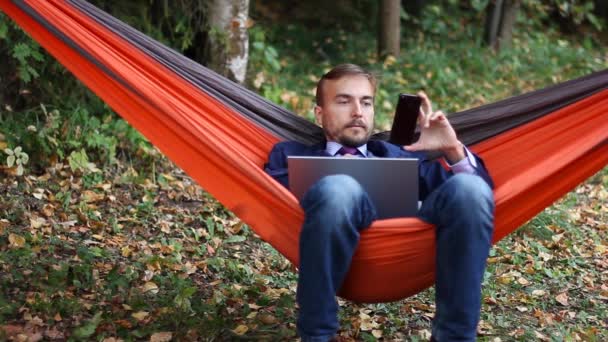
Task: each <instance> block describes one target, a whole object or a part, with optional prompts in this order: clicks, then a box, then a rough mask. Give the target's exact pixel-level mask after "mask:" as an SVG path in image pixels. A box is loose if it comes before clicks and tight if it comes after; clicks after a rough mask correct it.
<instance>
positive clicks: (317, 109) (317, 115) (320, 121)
mask: <svg viewBox="0 0 608 342" xmlns="http://www.w3.org/2000/svg"><path fill="white" fill-rule="evenodd" d="M315 121H316V122H317V125H319V126H323V108H321V106H319V105H315Z"/></svg>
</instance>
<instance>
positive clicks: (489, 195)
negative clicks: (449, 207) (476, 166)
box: [447, 173, 494, 211]
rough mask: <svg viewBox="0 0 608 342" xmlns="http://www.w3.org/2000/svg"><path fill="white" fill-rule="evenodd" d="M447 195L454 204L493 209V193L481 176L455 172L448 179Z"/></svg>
mask: <svg viewBox="0 0 608 342" xmlns="http://www.w3.org/2000/svg"><path fill="white" fill-rule="evenodd" d="M448 190H449V191H448V194H447V195H448V196H449V197H450V198H451V199H452V202H453V203H455V204H459V205H462V204H466V206H467V207H468V208H472V207H474V208H475V209H485V210H488V211H494V193H493V192H492V189H491V188H490V186H489V185H488V183H486V182H485V181H484V180H483V178H481V177H479V176H476V175H470V174H462V173H460V174H456V175H454V176H453V177H451V178H450V179H449V180H448Z"/></svg>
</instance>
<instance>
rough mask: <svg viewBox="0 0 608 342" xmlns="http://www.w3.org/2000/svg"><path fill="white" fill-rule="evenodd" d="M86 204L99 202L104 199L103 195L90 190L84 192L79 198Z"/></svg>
mask: <svg viewBox="0 0 608 342" xmlns="http://www.w3.org/2000/svg"><path fill="white" fill-rule="evenodd" d="M81 198H82V199H83V200H84V201H85V202H86V203H94V202H99V201H101V200H103V199H104V198H105V195H104V194H98V193H96V192H95V191H92V190H85V191H84V193H83V194H82V197H81Z"/></svg>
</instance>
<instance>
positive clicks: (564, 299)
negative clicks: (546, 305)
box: [555, 292, 569, 306]
mask: <svg viewBox="0 0 608 342" xmlns="http://www.w3.org/2000/svg"><path fill="white" fill-rule="evenodd" d="M555 300H556V301H557V302H558V303H560V304H561V305H563V306H568V305H569V304H568V294H566V293H565V292H563V293H560V294H558V295H557V296H556V297H555Z"/></svg>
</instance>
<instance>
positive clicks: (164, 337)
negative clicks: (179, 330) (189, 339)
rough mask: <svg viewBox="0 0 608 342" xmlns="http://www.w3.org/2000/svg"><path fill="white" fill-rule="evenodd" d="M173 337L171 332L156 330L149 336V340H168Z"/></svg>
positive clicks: (161, 341) (154, 341) (164, 341)
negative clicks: (156, 331)
mask: <svg viewBox="0 0 608 342" xmlns="http://www.w3.org/2000/svg"><path fill="white" fill-rule="evenodd" d="M172 339H173V333H171V332H158V333H154V334H152V336H150V342H169V341H171V340H172Z"/></svg>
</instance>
